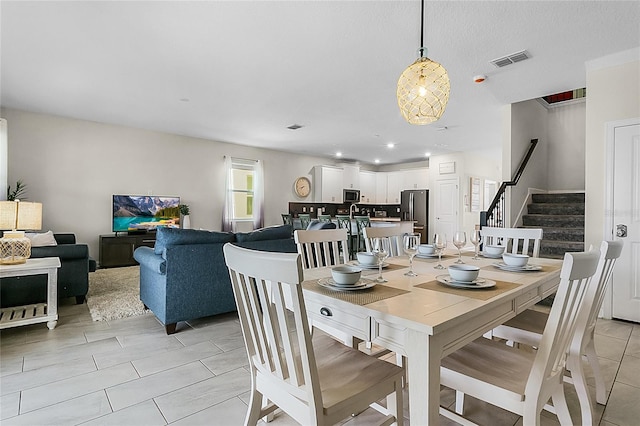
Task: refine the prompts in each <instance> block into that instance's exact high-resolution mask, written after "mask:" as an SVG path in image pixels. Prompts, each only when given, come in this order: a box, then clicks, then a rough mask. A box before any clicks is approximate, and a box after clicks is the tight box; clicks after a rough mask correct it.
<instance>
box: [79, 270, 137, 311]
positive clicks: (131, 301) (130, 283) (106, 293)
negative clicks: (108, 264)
mask: <svg viewBox="0 0 640 426" xmlns="http://www.w3.org/2000/svg"><path fill="white" fill-rule="evenodd" d="M87 305H88V306H89V312H90V313H91V318H92V319H93V320H94V321H108V320H115V319H121V318H127V317H132V316H136V315H143V314H145V313H146V312H149V311H148V310H145V309H144V305H143V304H142V302H141V301H140V267H139V266H128V267H126V268H106V269H98V270H97V271H95V272H92V273H90V274H89V292H88V293H87Z"/></svg>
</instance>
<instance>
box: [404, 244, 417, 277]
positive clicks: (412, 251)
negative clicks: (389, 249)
mask: <svg viewBox="0 0 640 426" xmlns="http://www.w3.org/2000/svg"><path fill="white" fill-rule="evenodd" d="M402 243H403V245H402V247H403V249H404V252H405V253H406V254H408V255H409V272H405V275H406V276H408V277H415V276H417V275H418V274H416V273H415V272H413V257H414V256H415V255H416V254H418V246H419V245H420V235H418V234H407V235H405V236H404V237H403V238H402Z"/></svg>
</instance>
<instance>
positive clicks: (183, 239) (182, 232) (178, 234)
mask: <svg viewBox="0 0 640 426" xmlns="http://www.w3.org/2000/svg"><path fill="white" fill-rule="evenodd" d="M234 239H235V237H234V235H233V233H231V232H214V231H199V230H196V229H180V228H158V231H157V233H156V243H155V246H154V249H153V250H154V252H155V253H156V254H163V252H164V249H165V248H166V247H167V246H170V245H184V244H211V243H229V242H233V241H234Z"/></svg>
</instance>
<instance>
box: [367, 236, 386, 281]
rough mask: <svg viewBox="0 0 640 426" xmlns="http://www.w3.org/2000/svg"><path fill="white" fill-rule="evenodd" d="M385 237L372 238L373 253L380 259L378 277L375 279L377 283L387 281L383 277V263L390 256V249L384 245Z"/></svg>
mask: <svg viewBox="0 0 640 426" xmlns="http://www.w3.org/2000/svg"><path fill="white" fill-rule="evenodd" d="M384 240H385V239H384V238H372V240H371V242H372V243H373V247H372V248H373V254H375V256H376V258H377V259H378V278H376V279H375V282H377V283H386V282H387V280H385V279H384V278H383V277H382V264H383V263H384V260H385V259H386V258H387V257H388V256H389V251H388V250H387V249H386V248H385V246H384Z"/></svg>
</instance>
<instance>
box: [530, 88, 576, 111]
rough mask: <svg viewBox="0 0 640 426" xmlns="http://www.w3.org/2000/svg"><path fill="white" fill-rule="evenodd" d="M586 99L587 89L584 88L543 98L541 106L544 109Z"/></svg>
mask: <svg viewBox="0 0 640 426" xmlns="http://www.w3.org/2000/svg"><path fill="white" fill-rule="evenodd" d="M586 97H587V89H586V88H585V87H583V88H580V89H575V90H568V91H566V92H562V93H555V94H553V95H548V96H543V97H542V98H541V99H542V100H543V101H544V102H543V105H545V106H546V107H550V106H558V105H559V104H566V103H568V102H575V101H580V100H584V98H586Z"/></svg>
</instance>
